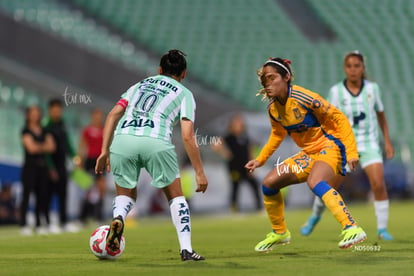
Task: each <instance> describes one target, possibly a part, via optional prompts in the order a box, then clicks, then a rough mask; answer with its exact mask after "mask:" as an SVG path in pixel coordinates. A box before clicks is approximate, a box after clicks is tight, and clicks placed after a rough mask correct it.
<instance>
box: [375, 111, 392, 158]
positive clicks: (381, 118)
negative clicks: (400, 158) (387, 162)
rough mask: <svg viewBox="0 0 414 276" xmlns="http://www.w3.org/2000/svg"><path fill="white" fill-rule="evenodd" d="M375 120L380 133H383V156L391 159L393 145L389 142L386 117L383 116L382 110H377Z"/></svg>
mask: <svg viewBox="0 0 414 276" xmlns="http://www.w3.org/2000/svg"><path fill="white" fill-rule="evenodd" d="M377 120H378V124H379V126H380V128H381V131H382V134H383V135H384V147H385V156H386V157H387V159H391V158H393V157H394V147H393V146H392V143H391V138H390V133H389V131H388V123H387V118H386V117H385V112H384V111H382V112H378V111H377Z"/></svg>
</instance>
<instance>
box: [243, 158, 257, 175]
mask: <svg viewBox="0 0 414 276" xmlns="http://www.w3.org/2000/svg"><path fill="white" fill-rule="evenodd" d="M244 167H245V168H246V169H247V170H248V171H249V172H250V173H252V172H254V170H255V169H256V168H258V167H260V163H259V161H257V160H256V159H253V160H250V161H249V162H247V164H246V165H245V166H244Z"/></svg>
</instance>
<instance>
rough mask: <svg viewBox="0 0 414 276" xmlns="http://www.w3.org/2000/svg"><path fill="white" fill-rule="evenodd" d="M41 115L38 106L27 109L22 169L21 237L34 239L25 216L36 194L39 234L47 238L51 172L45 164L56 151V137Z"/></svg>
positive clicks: (23, 134)
mask: <svg viewBox="0 0 414 276" xmlns="http://www.w3.org/2000/svg"><path fill="white" fill-rule="evenodd" d="M41 119H42V113H41V111H40V108H39V107H37V106H30V107H28V108H27V109H26V123H25V126H24V128H23V131H22V143H23V147H24V163H23V168H22V176H21V179H22V184H23V196H22V201H21V205H20V226H21V234H22V235H31V234H32V229H31V228H30V227H29V226H28V225H27V222H26V214H27V208H28V206H29V200H30V195H31V194H32V193H34V195H35V200H36V207H35V215H36V231H37V233H38V234H47V233H48V231H49V229H48V228H49V224H50V220H49V204H48V203H49V172H48V168H47V164H46V153H51V152H53V151H54V150H55V143H54V140H53V137H52V135H51V134H50V133H48V132H47V131H46V130H45V129H44V128H42V126H41V124H40V121H41Z"/></svg>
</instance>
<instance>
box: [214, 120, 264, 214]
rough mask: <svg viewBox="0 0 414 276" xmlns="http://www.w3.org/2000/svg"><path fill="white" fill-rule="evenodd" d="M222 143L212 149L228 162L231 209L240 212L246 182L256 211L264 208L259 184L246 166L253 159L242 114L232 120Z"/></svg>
mask: <svg viewBox="0 0 414 276" xmlns="http://www.w3.org/2000/svg"><path fill="white" fill-rule="evenodd" d="M222 140H223V142H224V143H223V144H222V143H216V144H214V145H212V149H213V150H214V151H215V152H217V153H218V154H219V155H220V156H222V157H223V158H224V159H225V160H227V168H228V171H229V175H230V179H231V184H232V186H231V188H232V189H231V196H230V207H231V209H232V210H233V211H234V212H237V211H238V210H239V208H238V206H237V196H238V191H239V184H240V182H241V181H243V180H245V181H247V183H248V184H249V187H250V188H251V190H252V192H253V195H254V199H255V204H256V209H257V210H260V209H261V208H262V200H261V198H260V195H259V183H258V181H257V180H256V179H255V178H254V176H253V175H252V174H251V173H248V172H247V171H246V169H245V168H244V165H245V164H246V163H247V162H248V161H249V160H251V159H252V156H251V147H250V141H249V137H248V136H247V133H246V125H245V122H244V119H243V116H242V115H241V114H235V115H233V116H232V117H231V119H230V124H229V127H228V134H227V135H226V136H225V137H224V138H223V139H222Z"/></svg>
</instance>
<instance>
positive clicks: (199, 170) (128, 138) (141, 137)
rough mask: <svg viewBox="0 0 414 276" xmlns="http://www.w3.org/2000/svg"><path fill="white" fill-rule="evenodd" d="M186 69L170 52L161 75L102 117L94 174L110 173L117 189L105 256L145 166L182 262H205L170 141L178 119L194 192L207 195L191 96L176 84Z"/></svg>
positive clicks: (135, 87) (176, 53)
mask: <svg viewBox="0 0 414 276" xmlns="http://www.w3.org/2000/svg"><path fill="white" fill-rule="evenodd" d="M186 68H187V62H186V59H185V56H184V54H183V53H182V52H181V51H179V50H170V51H169V52H168V53H166V54H165V55H163V56H162V58H161V61H160V67H159V68H158V73H159V75H156V76H153V77H149V78H146V79H144V80H142V81H140V82H138V83H137V84H135V85H133V86H132V87H130V88H129V89H128V90H127V92H125V93H124V94H123V95H122V96H121V99H120V100H119V102H118V103H117V104H116V105H115V106H114V108H113V109H112V110H111V112H110V113H109V114H108V116H107V118H106V121H105V127H104V135H103V145H102V152H101V155H100V156H99V157H98V160H97V163H96V168H95V171H96V173H102V172H103V171H104V169H105V168H107V170H108V171H109V170H112V172H113V175H114V179H115V186H116V191H117V196H116V197H115V199H114V202H113V217H114V219H113V220H112V222H111V225H110V231H109V233H108V236H107V239H106V242H107V251H108V254H113V253H115V254H116V252H117V251H118V250H119V246H120V239H121V237H122V233H123V230H124V220H125V217H126V215H127V214H128V212H129V211H130V210H131V208H132V207H133V205H134V204H135V201H136V197H137V187H136V185H137V181H138V177H139V172H140V169H141V168H145V169H146V170H147V171H148V172H149V173H150V175H151V176H152V178H153V181H152V183H151V185H153V186H154V187H156V188H160V189H162V190H163V192H164V194H165V196H166V197H167V200H168V201H169V204H170V211H171V217H172V220H173V223H174V225H175V227H176V230H177V235H178V240H179V243H180V248H181V249H180V255H181V259H182V260H183V261H187V260H194V261H200V260H204V258H203V257H202V256H200V255H198V254H197V253H196V252H195V251H193V249H192V245H191V228H190V227H191V226H190V211H189V207H188V204H187V201H186V200H185V198H184V196H183V192H182V189H181V183H180V172H179V169H178V161H177V156H176V153H175V151H174V145H173V144H172V143H171V136H172V128H173V126H174V125H175V123H176V122H177V121H178V120H179V121H180V123H181V135H182V140H183V143H184V148H185V150H186V152H187V154H188V157H189V158H190V160H191V163H192V165H193V167H194V170H195V172H196V181H197V190H196V192H205V191H206V189H207V185H208V183H207V178H206V176H205V174H204V169H203V165H202V162H201V158H200V153H199V150H198V147H197V145H196V140H195V137H194V119H195V117H194V116H195V102H194V98H193V95H192V93H191V92H190V91H189V90H188V89H187V88H186V87H184V86H183V85H182V84H181V83H180V82H181V81H182V80H183V79H184V77H185V75H186Z"/></svg>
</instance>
